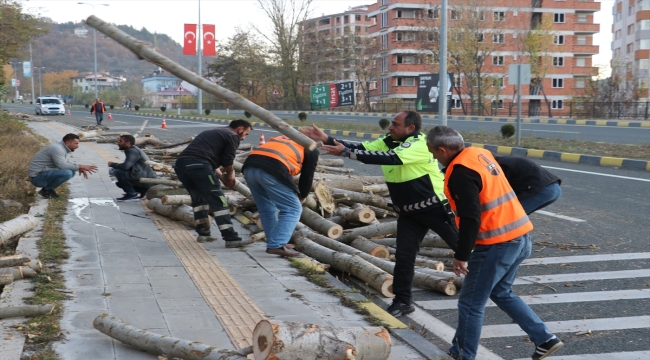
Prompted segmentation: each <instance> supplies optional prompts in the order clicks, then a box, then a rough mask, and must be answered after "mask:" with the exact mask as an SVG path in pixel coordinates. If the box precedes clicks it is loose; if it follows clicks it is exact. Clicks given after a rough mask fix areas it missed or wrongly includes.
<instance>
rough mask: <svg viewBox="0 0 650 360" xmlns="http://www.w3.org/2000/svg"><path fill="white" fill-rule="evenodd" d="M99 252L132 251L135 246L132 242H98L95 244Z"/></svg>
mask: <svg viewBox="0 0 650 360" xmlns="http://www.w3.org/2000/svg"><path fill="white" fill-rule="evenodd" d="M97 247H98V248H99V253H100V254H110V253H131V254H132V253H134V252H135V246H133V244H132V243H127V242H124V243H100V244H98V245H97Z"/></svg>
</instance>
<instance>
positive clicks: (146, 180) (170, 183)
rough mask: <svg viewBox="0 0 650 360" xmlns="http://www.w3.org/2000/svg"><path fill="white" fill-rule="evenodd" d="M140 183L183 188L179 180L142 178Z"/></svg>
mask: <svg viewBox="0 0 650 360" xmlns="http://www.w3.org/2000/svg"><path fill="white" fill-rule="evenodd" d="M140 183H142V184H155V185H167V186H176V187H183V183H182V182H180V181H177V180H167V179H151V178H140Z"/></svg>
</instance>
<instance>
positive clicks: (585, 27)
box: [572, 23, 600, 34]
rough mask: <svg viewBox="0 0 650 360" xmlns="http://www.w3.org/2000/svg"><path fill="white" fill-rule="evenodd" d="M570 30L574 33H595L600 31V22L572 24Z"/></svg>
mask: <svg viewBox="0 0 650 360" xmlns="http://www.w3.org/2000/svg"><path fill="white" fill-rule="evenodd" d="M572 30H573V31H574V32H576V33H588V34H595V33H597V32H599V31H600V24H582V23H575V24H572Z"/></svg>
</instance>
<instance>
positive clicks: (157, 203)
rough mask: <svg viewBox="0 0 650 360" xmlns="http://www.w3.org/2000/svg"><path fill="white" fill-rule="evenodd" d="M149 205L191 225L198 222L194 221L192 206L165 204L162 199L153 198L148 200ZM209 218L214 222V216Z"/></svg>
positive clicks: (171, 217)
mask: <svg viewBox="0 0 650 360" xmlns="http://www.w3.org/2000/svg"><path fill="white" fill-rule="evenodd" d="M147 207H148V208H149V209H150V210H152V211H153V212H155V213H156V214H159V215H162V216H166V217H168V218H170V219H174V220H178V221H182V222H184V223H186V224H188V225H191V226H196V223H195V222H194V212H193V211H192V208H191V207H189V206H187V205H180V206H172V205H163V203H162V200H161V199H151V200H149V201H148V202H147ZM209 219H210V222H212V217H209Z"/></svg>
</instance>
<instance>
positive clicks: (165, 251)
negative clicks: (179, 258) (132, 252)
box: [134, 239, 176, 258]
mask: <svg viewBox="0 0 650 360" xmlns="http://www.w3.org/2000/svg"><path fill="white" fill-rule="evenodd" d="M134 240H138V241H145V240H142V239H134ZM135 249H136V251H137V253H138V255H139V256H140V257H144V256H147V257H169V258H173V257H176V254H175V253H174V251H173V250H172V249H171V248H170V247H169V246H167V244H166V243H164V244H161V243H158V244H156V246H152V247H146V248H142V247H136V248H135Z"/></svg>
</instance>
